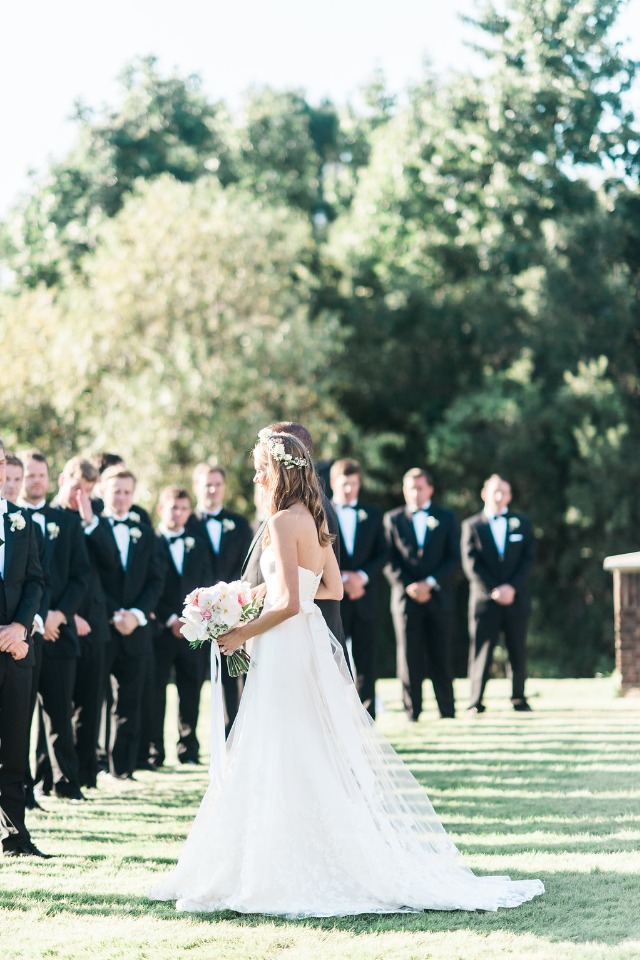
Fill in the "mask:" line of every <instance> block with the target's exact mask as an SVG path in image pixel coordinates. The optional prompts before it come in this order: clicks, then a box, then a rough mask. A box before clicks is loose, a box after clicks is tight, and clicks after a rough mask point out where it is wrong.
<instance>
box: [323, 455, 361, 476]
mask: <svg viewBox="0 0 640 960" xmlns="http://www.w3.org/2000/svg"><path fill="white" fill-rule="evenodd" d="M356 474H357V476H361V475H362V470H361V469H360V464H359V463H358V461H357V460H352V459H351V458H350V457H344V458H343V459H342V460H334V462H333V463H332V464H331V470H330V471H329V478H330V479H331V480H332V481H333V480H335V479H336V478H337V477H353V476H356Z"/></svg>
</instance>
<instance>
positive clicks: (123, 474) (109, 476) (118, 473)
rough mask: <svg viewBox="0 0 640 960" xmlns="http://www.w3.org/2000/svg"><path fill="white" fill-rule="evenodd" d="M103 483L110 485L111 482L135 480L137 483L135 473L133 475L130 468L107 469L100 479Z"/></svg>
mask: <svg viewBox="0 0 640 960" xmlns="http://www.w3.org/2000/svg"><path fill="white" fill-rule="evenodd" d="M100 480H101V482H102V483H108V482H109V480H133V482H134V483H137V482H138V481H137V479H136V475H135V473H132V472H131V470H129V468H128V467H125V466H122V467H107V469H106V470H105V471H104V473H103V474H102V476H101V477H100Z"/></svg>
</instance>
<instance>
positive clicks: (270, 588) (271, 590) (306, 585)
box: [260, 544, 322, 613]
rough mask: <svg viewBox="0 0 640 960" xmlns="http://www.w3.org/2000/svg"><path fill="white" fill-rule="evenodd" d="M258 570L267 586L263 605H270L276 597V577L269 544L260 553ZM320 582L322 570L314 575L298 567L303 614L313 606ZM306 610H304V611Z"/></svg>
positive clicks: (304, 568) (273, 559)
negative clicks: (260, 571)
mask: <svg viewBox="0 0 640 960" xmlns="http://www.w3.org/2000/svg"><path fill="white" fill-rule="evenodd" d="M260 569H261V570H262V576H263V577H264V582H265V583H266V585H267V596H266V598H265V603H266V604H267V605H270V604H272V603H274V602H275V600H276V598H277V595H278V580H277V577H276V563H275V558H274V555H273V547H272V546H271V544H269V546H268V547H265V549H264V550H263V551H262V556H261V557H260ZM321 580H322V570H321V571H320V573H314V572H313V570H307V568H306V567H300V566H299V567H298V583H299V590H300V609H301V611H302V612H303V613H310V612H311V611H310V609H309V607H312V606H313V602H314V599H315V595H316V592H317V590H318V587H319V586H320V581H321ZM305 608H306V609H305Z"/></svg>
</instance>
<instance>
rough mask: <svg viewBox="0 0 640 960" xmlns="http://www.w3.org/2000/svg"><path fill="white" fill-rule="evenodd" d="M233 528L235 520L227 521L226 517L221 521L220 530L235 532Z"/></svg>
mask: <svg viewBox="0 0 640 960" xmlns="http://www.w3.org/2000/svg"><path fill="white" fill-rule="evenodd" d="M235 528H236V522H235V520H229V518H228V517H225V519H224V520H223V521H222V529H223V530H235Z"/></svg>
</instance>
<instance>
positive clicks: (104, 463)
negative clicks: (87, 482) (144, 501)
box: [91, 451, 152, 526]
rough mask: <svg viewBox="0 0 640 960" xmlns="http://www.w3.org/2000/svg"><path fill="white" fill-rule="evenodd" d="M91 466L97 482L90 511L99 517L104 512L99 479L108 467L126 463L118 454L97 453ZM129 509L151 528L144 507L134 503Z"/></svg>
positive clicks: (149, 519) (123, 465)
mask: <svg viewBox="0 0 640 960" xmlns="http://www.w3.org/2000/svg"><path fill="white" fill-rule="evenodd" d="M91 462H92V464H93V466H94V467H95V468H96V470H97V471H98V480H97V482H96V484H95V488H94V497H93V503H92V509H93V512H94V514H96V515H97V516H99V515H100V514H101V513H102V511H103V510H104V503H103V501H102V498H101V496H100V478H101V477H102V474H103V473H104V472H105V470H108V469H109V468H110V467H126V463H125V462H124V460H123V459H122V457H121V456H120V454H119V453H107V452H106V451H103V452H102V453H97V454H96V455H95V456H94V457H93V458H92V461H91ZM131 509H132V510H133V512H134V513H137V514H138V516H139V517H140V519H141V520H142V521H143V522H144V523H148V524H149V526H152V523H151V517H150V516H149V514H148V512H147V511H146V510H145V508H144V507H141V506H140V504H139V503H134V504H132V506H131Z"/></svg>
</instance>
